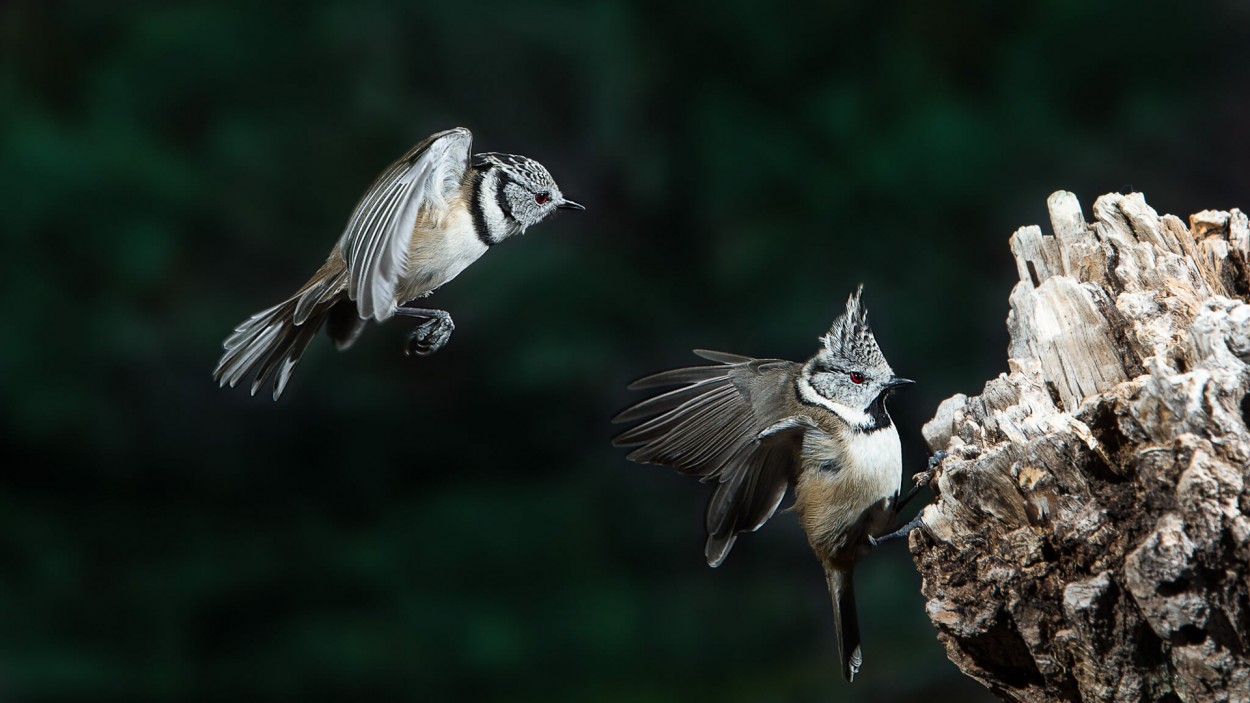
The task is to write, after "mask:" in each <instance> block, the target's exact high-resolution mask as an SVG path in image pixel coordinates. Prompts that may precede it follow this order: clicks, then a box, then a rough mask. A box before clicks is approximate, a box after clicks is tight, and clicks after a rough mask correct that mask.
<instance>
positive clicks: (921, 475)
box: [911, 449, 950, 486]
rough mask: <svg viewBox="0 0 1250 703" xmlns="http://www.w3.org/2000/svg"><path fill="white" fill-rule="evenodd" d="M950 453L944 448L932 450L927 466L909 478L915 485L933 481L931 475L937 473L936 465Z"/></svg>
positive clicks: (923, 484) (927, 483)
mask: <svg viewBox="0 0 1250 703" xmlns="http://www.w3.org/2000/svg"><path fill="white" fill-rule="evenodd" d="M948 456H950V453H949V452H947V451H946V450H945V449H939V450H937V451H936V452H933V456H931V457H929V467H928V468H927V469H925V470H924V471H919V472H917V473H916V474H914V475H913V476H912V477H911V480H912V481H914V482H915V483H916V485H917V486H927V485H929V484H930V483H932V482H933V476H934V475H935V474H937V470H938V467H939V466H941V465H942V462H943V461H945V460H946V457H948Z"/></svg>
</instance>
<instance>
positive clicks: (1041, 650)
mask: <svg viewBox="0 0 1250 703" xmlns="http://www.w3.org/2000/svg"><path fill="white" fill-rule="evenodd" d="M1048 204H1049V208H1050V219H1051V226H1052V228H1053V234H1045V233H1043V232H1042V230H1041V229H1040V228H1038V227H1024V228H1021V229H1020V230H1018V231H1017V232H1016V233H1015V234H1014V235H1013V236H1012V238H1011V250H1012V253H1013V254H1014V255H1015V259H1016V265H1017V267H1018V269H1019V275H1020V282H1019V283H1017V284H1016V286H1015V289H1014V290H1013V291H1012V293H1011V312H1010V314H1009V315H1008V317H1007V327H1008V329H1009V331H1010V333H1011V345H1010V348H1009V350H1008V357H1009V358H1008V361H1007V366H1008V373H1005V374H1001V375H999V377H998V378H995V379H993V380H991V381H989V382H988V383H987V384H986V386H985V389H984V391H983V392H982V393H981V395H979V396H975V397H971V398H969V397H967V396H964V395H962V394H961V395H957V396H955V397H953V398H949V399H947V400H946V401H944V402H943V403H942V404H941V406H940V407H939V408H938V411H937V413H936V415H935V417H934V418H933V419H932V420H931V421H929V423H928V424H926V425H925V427H924V435H925V439H926V440H927V441H928V443H929V446H930V448H931V449H933V450H938V449H946V450H947V451H948V452H949V453H950V456H949V458H948V459H947V460H946V461H945V462H944V463H943V464H942V466H941V467H940V468H939V469H938V470H937V472H936V473H935V475H934V477H933V480H932V485H933V487H934V489H935V490H936V491H937V492H938V496H939V497H938V500H937V501H936V502H935V503H934V504H933V505H930V506H928V507H927V508H925V511H924V513H923V522H924V527H925V529H924V530H917V531H915V532H913V533H912V537H911V550H912V554H913V556H914V558H915V561H916V564H917V567H918V568H919V569H920V572H921V574H922V575H923V577H924V586H923V592H924V595H925V597H926V598H927V599H928V604H927V609H928V612H929V615H930V618H931V619H932V620H933V623H934V625H935V626H936V627H937V629H938V633H939V638H940V639H941V640H942V642H943V643H944V644H945V646H946V649H947V653H948V655H949V656H950V658H951V660H952V661H954V662H955V663H956V664H957V665H958V666H959V667H960V668H961V669H962V670H963V671H964V672H965V673H967V674H968V675H970V676H972V677H974V678H976V679H977V680H979V681H981V682H982V683H984V684H985V685H986V686H988V687H989V688H990V689H991V690H992V691H993V692H994V693H996V694H997V695H999V696H1001V697H1003V698H1005V699H1008V700H1015V701H1030V702H1032V701H1039V702H1040V701H1068V700H1084V701H1126V702H1127V701H1134V702H1135V701H1146V700H1150V701H1161V700H1174V701H1208V700H1212V701H1214V700H1229V701H1250V593H1248V586H1250V519H1247V517H1246V515H1245V514H1244V513H1245V512H1246V509H1247V508H1248V507H1250V490H1247V483H1248V481H1247V479H1248V478H1250V433H1248V432H1247V429H1246V415H1247V412H1250V402H1247V398H1246V393H1247V390H1248V389H1250V369H1248V368H1247V361H1250V305H1247V300H1248V297H1247V296H1248V294H1250V226H1248V224H1247V219H1246V215H1245V214H1244V213H1242V212H1240V211H1238V210H1233V211H1231V212H1221V211H1211V210H1207V211H1204V212H1200V213H1198V214H1196V215H1193V216H1192V217H1190V221H1189V226H1188V227H1187V226H1186V225H1185V223H1184V222H1182V221H1181V220H1179V219H1177V218H1176V217H1173V216H1171V215H1164V216H1163V217H1160V216H1159V215H1158V214H1157V213H1155V211H1154V210H1152V209H1151V208H1150V207H1149V206H1148V205H1147V204H1146V202H1145V200H1144V199H1143V197H1142V196H1141V195H1140V194H1137V193H1134V194H1130V195H1114V194H1113V195H1104V196H1102V197H1101V198H1099V199H1098V200H1097V202H1095V203H1094V207H1093V222H1086V220H1085V218H1084V216H1083V215H1082V212H1081V207H1080V205H1079V203H1077V200H1076V196H1074V195H1073V194H1071V193H1067V192H1058V193H1055V194H1054V195H1052V196H1050V199H1049V202H1048Z"/></svg>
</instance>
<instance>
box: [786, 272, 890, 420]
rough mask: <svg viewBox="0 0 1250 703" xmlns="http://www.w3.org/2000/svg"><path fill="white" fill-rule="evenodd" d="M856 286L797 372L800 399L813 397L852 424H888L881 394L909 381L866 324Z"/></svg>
mask: <svg viewBox="0 0 1250 703" xmlns="http://www.w3.org/2000/svg"><path fill="white" fill-rule="evenodd" d="M863 290H864V287H863V286H860V287H859V288H858V289H857V290H856V291H855V292H854V293H853V294H852V295H851V297H850V298H848V299H847V301H846V312H844V313H843V314H842V315H841V316H839V317H838V319H836V320H834V321H833V326H831V327H830V328H829V332H828V333H827V334H825V335H824V336H823V337H821V342H822V345H821V348H820V350H819V351H817V352H816V354H815V355H814V356H812V358H811V359H808V361H807V363H806V364H805V365H804V366H803V372H802V374H801V376H800V378H799V388H800V392H801V393H802V394H803V395H804V398H805V400H807V401H809V402H815V403H818V404H820V405H823V406H824V407H826V408H828V409H829V410H831V411H833V412H834V413H835V414H836V415H838V416H839V417H841V418H842V419H843V420H845V421H846V422H847V423H848V424H849V425H851V426H852V427H855V428H857V429H862V430H872V429H877V428H880V427H885V426H888V425H889V423H890V417H889V415H888V414H886V411H885V398H886V396H887V395H889V393H890V391H891V390H893V389H894V388H897V387H898V386H903V385H907V384H909V383H912V381H910V380H908V379H906V378H899V377H898V376H895V375H894V371H893V369H891V368H890V364H889V363H888V362H886V360H885V356H884V355H883V354H882V353H881V348H880V347H878V346H877V339H876V337H874V336H873V334H872V329H871V328H870V327H869V326H868V311H867V310H865V309H864V308H863V306H862V305H861V304H860V295H861V294H862V293H863Z"/></svg>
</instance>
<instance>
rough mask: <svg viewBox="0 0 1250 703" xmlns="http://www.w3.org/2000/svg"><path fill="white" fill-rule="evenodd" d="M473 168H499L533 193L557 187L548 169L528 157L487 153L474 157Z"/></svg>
mask: <svg viewBox="0 0 1250 703" xmlns="http://www.w3.org/2000/svg"><path fill="white" fill-rule="evenodd" d="M473 166H474V167H476V168H487V167H489V166H495V167H498V168H500V169H502V170H503V171H504V173H506V174H508V176H509V178H510V179H511V180H513V181H515V182H517V183H520V184H521V185H523V186H525V187H526V188H527V189H528V190H531V191H535V192H537V191H542V190H551V189H553V188H555V187H556V181H555V179H554V178H552V177H551V173H550V172H549V171H547V168H546V167H545V166H543V165H542V164H540V163H538V162H537V161H535V160H533V159H531V158H529V157H526V156H518V155H516V154H501V153H499V152H494V151H486V152H482V153H480V154H474V155H473Z"/></svg>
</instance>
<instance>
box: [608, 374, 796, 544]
mask: <svg viewBox="0 0 1250 703" xmlns="http://www.w3.org/2000/svg"><path fill="white" fill-rule="evenodd" d="M695 353H696V354H698V355H699V356H701V357H703V358H705V359H708V360H710V361H715V362H718V364H717V365H715V366H695V367H689V368H681V369H673V370H671V371H663V372H661V373H658V374H655V375H652V376H647V377H646V378H643V379H640V380H638V381H635V382H634V383H632V384H630V388H631V389H640V388H655V387H662V386H672V385H679V386H680V387H679V388H676V389H674V390H670V391H668V392H665V393H661V394H659V395H656V396H653V397H651V398H648V399H646V400H644V401H642V402H640V403H637V404H636V405H634V406H632V407H630V408H628V409H626V410H625V411H623V412H622V413H621V414H620V415H617V416H616V418H615V419H614V422H634V421H641V422H639V424H637V425H636V426H634V427H633V428H631V429H629V430H626V431H625V432H623V433H621V434H620V435H619V436H617V437H616V439H615V440H613V444H615V445H617V446H624V447H635V449H634V450H633V451H631V452H630V453H629V456H628V458H629V459H631V460H633V461H637V462H640V463H649V464H661V465H664V466H670V467H672V468H674V469H676V470H678V471H680V472H681V473H684V474H689V475H693V476H698V477H699V478H700V479H701V480H703V481H712V480H715V481H717V482H718V485H717V487H716V492H715V493H714V494H713V495H712V499H711V500H710V501H709V502H708V506H707V516H706V518H707V532H708V540H707V547H706V549H705V555H706V556H707V561H708V564H709V565H711V566H717V565H719V564H720V563H721V561H722V560H724V558H725V556H726V555H727V554H728V553H729V549H730V547H732V546H733V543H734V540H735V539H736V538H737V535H738V534H739V533H742V532H751V531H754V530H756V529H759V527H760V526H761V525H763V524H764V523H765V522H766V521H767V520H768V518H770V517H772V515H773V513H774V512H775V511H776V510H777V505H778V504H779V503H780V502H781V499H782V497H783V496H784V495H785V492H786V487H787V486H789V484H790V482H791V481H792V480H793V477H794V471H795V466H796V451H797V448H798V446H799V443H800V442H801V440H802V436H803V432H804V431H805V430H806V429H807V425H806V424H805V423H804V422H803V421H802V420H801V419H794V418H787V417H786V416H785V414H784V411H783V409H784V408H786V407H787V404H786V403H785V402H782V401H781V398H782V396H783V394H786V393H791V392H792V391H791V390H790V389H791V385H792V383H793V381H794V378H795V375H796V374H797V373H798V371H799V368H800V367H799V365H798V364H795V363H793V362H790V361H781V360H778V359H753V358H751V357H746V356H738V355H736V354H725V353H722V352H709V351H702V350H696V351H695ZM809 422H810V421H809Z"/></svg>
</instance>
